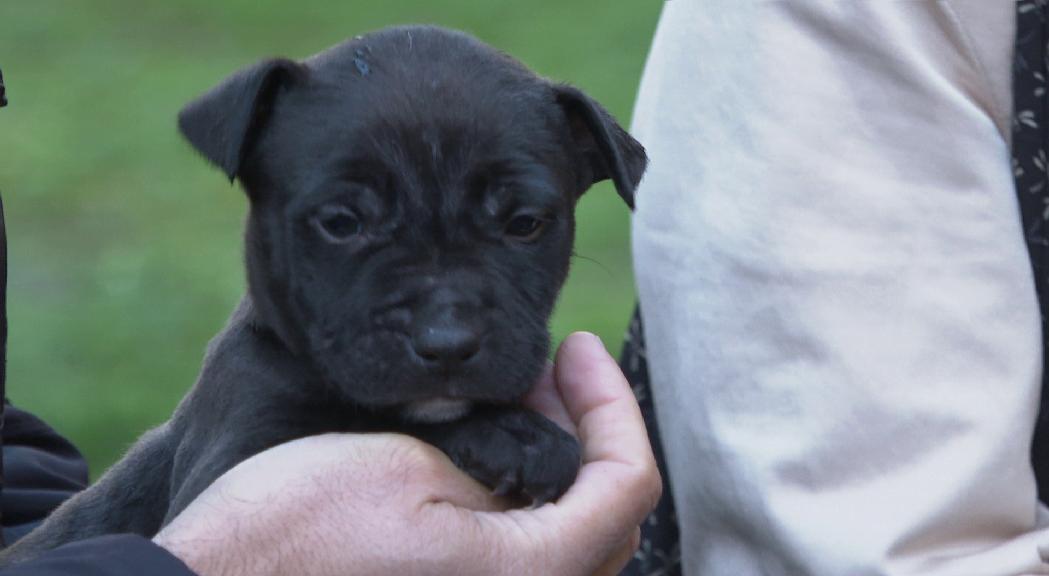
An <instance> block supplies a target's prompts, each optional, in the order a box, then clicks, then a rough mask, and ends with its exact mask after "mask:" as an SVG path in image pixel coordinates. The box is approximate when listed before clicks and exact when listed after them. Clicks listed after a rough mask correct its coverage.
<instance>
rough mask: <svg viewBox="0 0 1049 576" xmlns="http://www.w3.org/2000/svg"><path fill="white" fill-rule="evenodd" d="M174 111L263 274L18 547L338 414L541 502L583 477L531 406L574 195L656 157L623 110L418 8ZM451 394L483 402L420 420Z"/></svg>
mask: <svg viewBox="0 0 1049 576" xmlns="http://www.w3.org/2000/svg"><path fill="white" fill-rule="evenodd" d="M179 128H180V129H181V130H182V133H183V134H184V135H185V137H186V138H187V139H188V140H189V142H190V143H191V144H192V145H193V146H194V147H195V148H196V149H197V150H199V151H200V152H201V154H202V155H203V156H204V157H205V158H207V159H208V160H209V161H211V162H212V163H214V164H215V165H216V166H218V167H220V168H221V169H222V170H223V171H224V172H225V173H226V175H227V176H228V177H229V178H230V179H231V180H232V179H239V180H240V181H241V183H242V185H243V188H244V190H245V191H246V193H247V195H248V197H249V198H250V201H251V210H250V214H249V216H248V221H247V230H246V233H245V259H246V264H247V274H248V294H247V295H246V296H245V297H244V299H243V301H242V302H241V304H240V306H239V307H238V308H237V310H236V311H235V312H234V314H233V316H232V318H231V319H230V321H229V324H228V325H227V326H226V328H225V329H224V330H223V331H222V332H221V333H220V334H219V335H218V336H217V337H216V338H215V339H214V340H213V341H212V342H211V344H210V345H209V347H208V351H207V355H206V357H205V359H204V365H203V369H202V371H201V374H200V377H199V380H198V381H197V384H196V385H195V386H194V388H193V389H192V390H191V391H190V392H189V394H188V395H187V396H186V398H185V399H184V400H183V401H182V402H181V404H180V405H179V406H178V408H177V410H176V411H175V413H174V415H173V416H172V418H171V420H169V421H168V422H166V423H165V424H163V425H162V426H160V427H159V428H156V429H154V430H152V431H150V432H149V433H147V434H145V435H144V436H143V437H142V439H141V440H139V442H138V443H137V444H136V445H135V446H134V447H133V448H132V449H131V450H130V452H129V453H128V454H127V456H126V457H125V458H124V459H122V460H121V461H120V462H118V463H117V464H116V465H114V466H113V467H112V468H111V469H110V470H109V471H108V472H107V473H106V474H105V475H104V476H103V477H102V478H101V479H100V480H99V481H98V482H97V483H96V484H95V485H93V486H92V487H90V488H89V489H87V490H85V491H84V492H82V493H81V494H79V495H77V496H76V497H74V498H72V499H71V500H70V501H69V502H67V503H66V504H64V505H63V506H62V507H60V508H59V509H58V510H57V511H56V512H55V513H54V514H53V515H52V516H51V517H50V518H49V519H48V520H47V521H46V522H45V524H44V525H43V526H42V527H40V528H39V529H37V530H36V531H34V532H33V533H31V534H30V535H29V536H27V537H26V538H25V539H23V540H22V541H20V542H19V543H17V544H16V545H15V546H13V547H12V548H11V549H9V550H7V551H5V552H4V554H3V556H2V557H0V563H5V564H6V563H10V562H12V561H18V560H22V559H25V558H30V557H33V556H35V555H37V554H39V553H40V552H41V551H43V550H46V549H49V548H52V547H55V546H57V545H59V544H62V543H65V542H69V541H73V540H78V539H83V538H87V537H91V536H95V535H99V534H105V533H113V532H136V533H139V534H143V535H146V536H150V535H152V534H154V533H155V532H156V531H157V530H158V529H159V528H160V527H161V526H163V525H164V524H165V523H166V522H168V521H170V520H171V519H172V518H173V517H174V516H175V515H176V514H178V513H179V512H180V511H181V510H182V509H183V508H185V507H186V505H187V504H189V502H191V501H192V500H193V499H194V498H195V497H196V496H197V495H198V494H199V493H200V492H201V491H202V490H203V489H204V488H206V487H207V486H208V485H209V484H210V483H211V482H212V481H214V480H215V479H216V478H217V477H218V476H219V475H221V474H222V473H223V472H225V471H227V470H229V469H230V468H231V467H232V466H234V465H235V464H236V463H238V462H240V461H242V460H244V459H245V458H247V457H249V456H251V455H253V454H256V453H258V452H260V451H262V450H265V449H266V448H269V447H272V446H274V445H276V444H279V443H281V442H285V441H287V440H291V439H294V438H299V437H303V436H307V435H312V434H317V433H321V432H329V431H372V430H389V431H401V432H407V433H410V434H413V435H415V436H418V437H420V438H422V439H424V440H426V441H428V442H431V443H433V444H434V445H436V446H437V447H439V448H441V449H442V450H443V451H444V452H445V453H447V454H448V455H449V457H451V458H452V460H453V461H454V462H456V464H457V465H459V466H460V467H462V468H463V469H464V470H466V471H467V472H468V473H470V474H471V475H473V476H474V477H475V478H477V479H478V480H479V481H481V482H483V483H485V484H487V485H488V486H490V487H493V488H495V489H497V490H499V491H502V492H506V493H509V494H512V495H517V496H524V497H526V498H531V499H535V500H538V501H544V500H551V499H553V498H556V497H558V496H559V495H560V494H561V493H563V492H564V491H565V490H566V489H567V488H568V486H569V485H570V484H571V482H572V481H573V480H574V478H575V474H576V472H577V469H578V467H579V447H578V445H577V443H576V442H575V440H574V439H573V438H571V437H570V436H569V435H567V434H566V433H564V432H563V431H561V430H560V428H558V427H557V426H555V425H554V424H553V423H551V422H550V421H548V420H546V419H545V418H543V417H542V416H540V415H538V414H536V413H534V412H530V411H527V410H524V409H521V408H518V407H515V406H514V403H515V402H516V401H518V400H519V399H520V398H521V396H522V395H523V394H524V393H525V392H526V391H527V390H528V389H529V388H530V386H531V385H532V384H533V383H534V382H535V381H536V380H537V379H538V377H539V376H540V372H541V369H542V366H543V364H544V362H545V360H546V358H547V356H548V353H549V345H550V342H549V341H550V337H549V334H548V330H547V322H548V319H549V316H550V313H551V311H552V309H553V306H554V301H555V299H556V297H557V293H558V290H559V289H560V286H561V284H562V283H563V281H564V279H565V276H566V274H567V272H568V266H569V258H570V255H571V252H572V240H573V235H574V218H573V209H574V207H575V203H576V201H577V199H578V198H579V196H580V195H581V194H582V193H583V192H584V191H586V189H587V188H589V187H590V186H591V185H592V184H593V183H594V182H597V181H600V180H604V179H609V178H610V179H612V180H613V181H614V183H615V185H616V189H617V190H618V192H619V194H620V195H621V196H622V197H623V199H624V200H625V201H626V202H627V204H628V205H631V206H632V203H633V194H634V189H635V187H636V186H637V183H638V181H639V180H640V178H641V174H642V172H643V171H644V168H645V163H646V158H645V154H644V150H643V148H642V147H641V145H640V144H638V143H637V142H636V141H635V140H634V139H633V138H631V137H630V136H629V135H628V134H627V133H626V132H625V131H623V129H622V128H620V127H619V126H618V125H617V124H616V122H615V121H614V119H612V117H611V116H610V115H609V114H608V113H607V112H605V111H604V110H603V109H602V108H601V107H600V106H599V105H598V104H596V103H595V102H593V101H592V100H591V99H590V98H588V97H587V96H586V95H584V94H583V93H581V92H580V91H578V90H576V89H574V88H571V87H568V86H563V85H558V84H554V83H551V82H549V81H547V80H544V79H542V78H539V77H537V76H536V75H534V74H533V73H532V72H530V71H529V70H527V69H526V68H525V67H524V66H522V65H521V64H519V63H518V62H516V61H515V60H513V59H511V58H510V57H508V56H506V55H504V54H502V53H499V52H497V51H495V50H493V49H491V48H489V47H487V46H486V45H484V44H482V43H480V42H479V41H477V40H475V39H473V38H471V37H469V36H466V35H464V34H461V33H457V32H452V31H448V30H443V29H439V28H432V27H402V28H394V29H387V30H383V31H379V32H376V33H374V34H370V35H368V36H365V37H358V38H356V39H353V40H350V41H347V42H345V43H342V44H340V45H338V46H335V47H334V48H331V49H330V50H327V51H325V52H323V53H321V54H318V55H316V56H314V57H312V58H310V59H308V60H306V61H304V62H301V63H297V62H293V61H290V60H284V59H273V60H266V61H263V62H260V63H259V64H256V65H254V66H251V67H248V68H246V69H244V70H242V71H240V72H237V73H236V74H234V75H233V76H231V77H230V78H229V79H227V80H226V81H225V82H223V83H222V84H220V85H219V86H217V87H216V88H214V89H213V90H211V91H210V92H208V93H206V94H204V95H203V96H201V97H200V98H199V99H197V100H196V101H194V102H192V103H190V104H189V105H188V106H186V108H185V109H184V110H183V111H182V112H181V114H180V115H179ZM521 218H523V219H521ZM515 227H516V228H515ZM533 227H538V231H537V232H533V231H532V228H533ZM511 229H513V230H511ZM525 233H527V234H525ZM438 398H439V399H451V400H452V401H456V400H467V401H469V402H470V403H471V406H472V410H471V411H470V412H469V413H467V414H465V415H460V414H452V415H450V416H447V417H444V416H439V417H438V418H436V420H438V421H439V423H430V424H427V423H423V422H419V421H413V420H412V419H410V418H406V417H405V415H406V414H409V415H410V413H411V412H410V410H408V409H407V408H406V407H410V406H414V405H417V404H418V403H423V404H425V403H427V402H428V401H431V400H433V399H438ZM413 403H415V404H413ZM406 410H407V411H406Z"/></svg>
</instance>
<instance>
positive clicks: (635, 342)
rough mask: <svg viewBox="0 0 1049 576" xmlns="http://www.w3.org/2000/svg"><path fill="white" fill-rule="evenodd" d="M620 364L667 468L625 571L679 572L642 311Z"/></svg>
mask: <svg viewBox="0 0 1049 576" xmlns="http://www.w3.org/2000/svg"><path fill="white" fill-rule="evenodd" d="M619 367H620V368H622V369H623V373H624V374H626V376H627V379H628V380H630V385H631V387H633V389H634V396H636V397H637V401H638V404H640V406H641V414H642V415H643V416H644V417H645V426H646V428H648V437H649V439H650V440H651V441H652V449H653V451H654V452H655V455H656V462H657V463H658V464H659V469H660V470H661V471H662V472H663V499H662V500H660V502H659V505H658V506H657V507H656V509H655V510H654V511H653V512H652V514H650V515H649V517H648V519H647V520H645V523H644V524H642V525H641V547H640V548H639V549H638V551H637V553H636V554H635V555H634V559H633V560H631V562H630V564H629V565H627V567H626V569H625V570H624V571H623V572H621V573H620V574H622V575H628V576H678V575H680V574H681V539H680V538H679V536H678V527H677V516H676V515H675V514H674V500H673V499H672V498H671V496H670V483H669V482H670V481H669V480H668V475H667V473H666V469H667V466H666V460H665V458H664V456H663V448H662V445H661V443H660V438H659V427H658V426H657V425H656V412H655V407H654V406H653V405H652V394H651V390H650V389H649V381H648V360H647V359H646V358H645V337H644V335H643V333H642V332H641V312H640V309H635V310H634V317H633V318H632V319H631V321H630V327H629V328H628V329H627V334H626V340H625V341H624V342H623V352H622V354H621V355H620V359H619Z"/></svg>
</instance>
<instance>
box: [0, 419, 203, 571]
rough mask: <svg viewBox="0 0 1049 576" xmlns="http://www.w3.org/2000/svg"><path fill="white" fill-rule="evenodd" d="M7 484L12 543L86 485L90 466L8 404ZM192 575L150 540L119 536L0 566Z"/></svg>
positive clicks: (2, 496)
mask: <svg viewBox="0 0 1049 576" xmlns="http://www.w3.org/2000/svg"><path fill="white" fill-rule="evenodd" d="M3 441H4V445H3V466H4V467H3V470H4V486H3V492H2V493H0V503H2V509H3V536H4V541H5V542H7V543H8V544H10V543H12V542H14V541H16V540H17V539H18V538H21V537H22V536H24V535H25V534H26V533H27V532H29V531H30V530H32V529H33V528H34V527H35V526H36V525H37V524H39V523H40V522H41V520H42V519H43V518H44V517H45V516H47V514H49V513H50V512H51V511H52V510H54V509H55V507H57V506H58V505H59V504H61V503H62V501H64V500H65V499H66V498H69V497H70V496H72V495H73V494H75V493H76V492H78V491H79V490H83V489H84V487H86V486H87V464H86V463H85V462H84V458H83V457H82V456H81V455H80V453H79V452H78V451H77V449H76V448H75V447H73V445H72V444H70V443H69V441H67V440H66V439H65V438H62V437H61V436H59V435H58V433H57V432H55V431H54V430H53V429H52V428H51V427H50V426H48V425H47V424H45V423H44V422H43V421H41V420H40V419H39V418H37V417H35V416H33V415H32V414H29V413H28V412H25V411H22V410H19V409H17V408H14V407H12V406H11V405H9V404H8V405H6V406H5V410H4V422H3ZM30 574H32V575H33V576H60V575H61V576H71V575H77V576H80V575H85V576H124V575H128V576H131V575H134V576H140V575H143V574H148V575H150V576H193V572H192V571H190V570H189V568H187V567H186V565H185V564H183V563H182V562H181V561H180V560H178V559H177V558H175V557H174V556H172V555H171V554H169V553H168V552H167V551H166V550H164V549H163V548H161V547H159V546H157V545H155V544H153V543H152V542H151V541H149V540H148V539H146V538H142V537H141V536H135V535H130V534H119V535H113V536H103V537H101V538H92V539H90V540H84V541H81V542H74V543H72V544H67V545H65V546H62V547H60V548H56V549H55V550H53V551H51V552H49V553H47V554H45V555H44V556H43V557H41V558H38V559H36V560H32V561H29V562H25V563H23V564H17V565H15V566H13V567H10V568H7V569H4V570H0V576H22V575H26V576H28V575H30Z"/></svg>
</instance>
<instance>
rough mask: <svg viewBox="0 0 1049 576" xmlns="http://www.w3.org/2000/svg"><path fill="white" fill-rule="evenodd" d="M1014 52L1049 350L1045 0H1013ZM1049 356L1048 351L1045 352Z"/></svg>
mask: <svg viewBox="0 0 1049 576" xmlns="http://www.w3.org/2000/svg"><path fill="white" fill-rule="evenodd" d="M1016 7H1017V20H1016V25H1017V26H1016V52H1015V56H1014V60H1013V134H1012V138H1013V174H1014V176H1015V177H1016V192H1017V194H1018V195H1019V200H1020V212H1021V214H1022V217H1023V226H1024V233H1025V235H1026V239H1027V248H1028V252H1029V253H1030V255H1031V266H1032V267H1033V269H1034V278H1035V288H1036V289H1037V291H1038V301H1039V306H1040V307H1041V312H1042V340H1043V345H1044V346H1045V348H1044V350H1046V351H1049V338H1046V337H1045V336H1046V335H1047V334H1049V324H1047V320H1049V186H1047V171H1046V155H1045V149H1046V143H1047V141H1049V117H1047V111H1049V110H1047V108H1049V93H1047V92H1046V88H1047V86H1046V78H1047V76H1049V65H1047V62H1046V57H1047V55H1049V54H1047V51H1046V42H1047V40H1049V34H1047V21H1046V20H1047V17H1049V0H1021V1H1020V2H1017V5H1016ZM1046 356H1049V355H1046ZM1047 376H1049V371H1047V370H1044V369H1043V371H1042V400H1041V412H1040V413H1039V416H1038V423H1037V425H1036V427H1035V432H1034V441H1033V444H1032V447H1031V460H1032V463H1033V464H1034V470H1035V476H1036V478H1037V479H1038V497H1039V498H1040V499H1041V500H1042V501H1043V502H1049V377H1047Z"/></svg>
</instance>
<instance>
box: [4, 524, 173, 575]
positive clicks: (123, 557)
mask: <svg viewBox="0 0 1049 576" xmlns="http://www.w3.org/2000/svg"><path fill="white" fill-rule="evenodd" d="M0 574H2V575H3V576H70V575H73V574H75V575H76V576H143V575H147V574H148V575H149V576H192V575H193V572H191V571H190V570H189V568H186V565H185V564H183V563H182V562H181V561H179V560H178V559H177V558H175V557H174V556H172V555H171V554H168V553H167V552H166V551H165V550H164V549H163V548H161V547H159V546H157V545H156V544H153V543H152V542H150V541H149V540H147V539H145V538H143V537H141V536H134V535H131V534H117V535H113V536H101V537H99V538H92V539H90V540H82V541H80V542H73V543H72V544H66V545H65V546H61V547H59V548H55V549H54V550H52V551H51V552H49V553H47V554H45V555H44V556H42V557H40V558H37V559H36V560H31V561H29V562H25V563H23V564H16V565H14V566H13V567H11V568H8V569H6V570H2V571H0Z"/></svg>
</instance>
